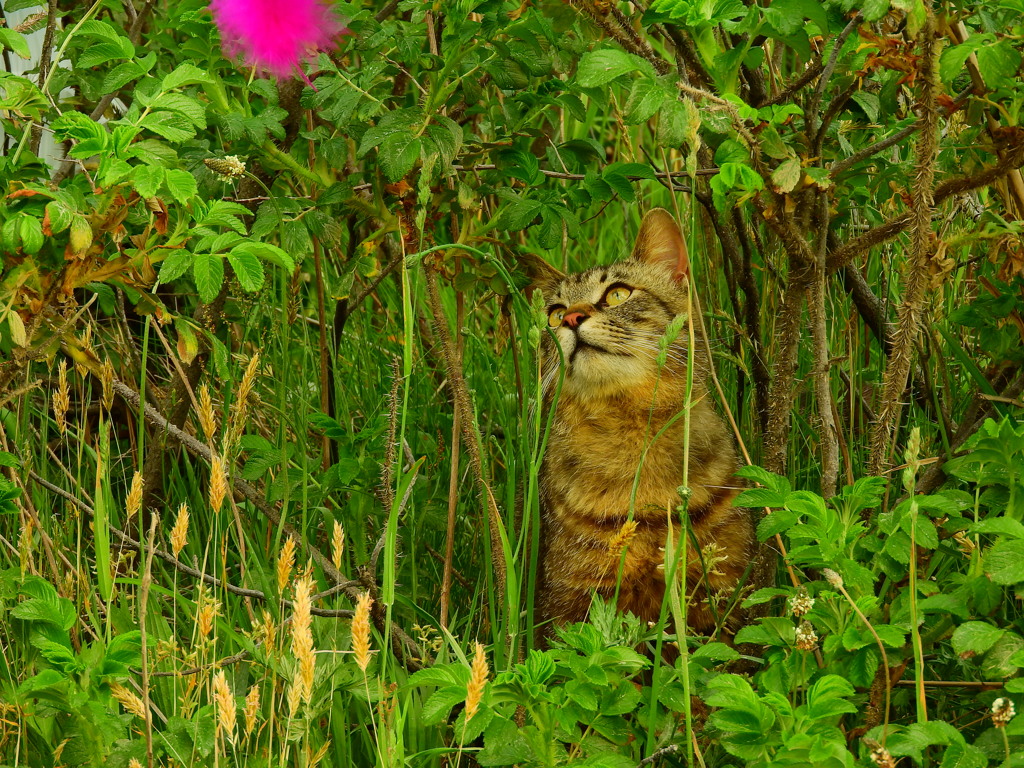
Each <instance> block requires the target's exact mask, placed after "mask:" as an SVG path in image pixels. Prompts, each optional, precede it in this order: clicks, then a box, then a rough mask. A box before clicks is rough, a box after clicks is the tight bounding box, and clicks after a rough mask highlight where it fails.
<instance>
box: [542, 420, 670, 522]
mask: <svg viewBox="0 0 1024 768" xmlns="http://www.w3.org/2000/svg"><path fill="white" fill-rule="evenodd" d="M573 416H574V417H575V418H572V419H568V418H567V419H564V420H562V421H561V422H557V423H556V424H554V425H553V429H552V433H551V436H550V439H549V442H548V449H547V453H546V455H545V460H544V471H543V474H542V477H541V482H542V490H543V492H544V497H545V500H546V502H547V505H548V506H549V508H551V509H550V511H552V512H554V511H555V509H554V508H557V509H558V510H561V512H563V513H568V514H572V515H586V516H588V517H593V518H597V519H615V518H619V517H624V516H625V515H626V514H627V513H628V512H629V510H630V507H632V508H633V510H634V514H635V515H636V516H638V517H648V516H657V517H662V516H664V514H665V512H664V510H665V509H667V508H668V507H670V506H672V505H674V504H675V503H676V502H677V501H678V493H677V490H676V489H677V488H678V487H679V485H680V484H681V483H682V459H683V450H684V446H683V444H682V441H681V440H679V439H678V436H677V435H676V434H675V432H674V430H671V429H669V430H668V431H667V432H666V433H665V434H663V435H661V436H660V437H659V436H657V433H658V428H657V427H658V425H656V424H650V425H649V424H648V422H647V420H646V419H641V418H637V419H635V420H630V419H629V418H628V417H626V418H624V417H623V415H622V414H615V415H613V414H596V415H585V416H581V415H579V414H573Z"/></svg>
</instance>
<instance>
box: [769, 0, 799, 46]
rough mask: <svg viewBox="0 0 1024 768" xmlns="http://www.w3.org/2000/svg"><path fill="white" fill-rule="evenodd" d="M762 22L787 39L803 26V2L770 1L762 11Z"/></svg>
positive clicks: (792, 0) (793, 0)
mask: <svg viewBox="0 0 1024 768" xmlns="http://www.w3.org/2000/svg"><path fill="white" fill-rule="evenodd" d="M764 20H765V21H767V22H768V23H769V24H771V25H772V27H773V28H774V29H775V31H776V32H778V33H779V34H780V35H782V36H783V37H789V36H790V35H792V34H794V33H795V32H796V31H797V30H798V29H800V28H801V27H803V25H804V9H803V0H772V4H771V5H770V6H768V7H767V8H765V9H764Z"/></svg>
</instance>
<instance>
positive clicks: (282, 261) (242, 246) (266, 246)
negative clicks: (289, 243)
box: [231, 240, 295, 274]
mask: <svg viewBox="0 0 1024 768" xmlns="http://www.w3.org/2000/svg"><path fill="white" fill-rule="evenodd" d="M231 250H232V252H234V253H241V252H244V253H251V254H252V255H253V256H255V257H256V258H258V259H262V260H263V261H269V262H270V263H271V264H276V265H277V266H279V267H281V269H283V270H285V271H287V272H288V273H289V274H291V273H292V272H294V271H295V259H293V258H292V257H291V256H290V255H289V254H288V252H287V251H285V250H283V249H281V248H278V247H277V246H276V245H271V244H270V243H258V242H255V241H252V240H250V241H248V242H244V243H239V244H238V245H236V246H235V247H234V248H232V249H231Z"/></svg>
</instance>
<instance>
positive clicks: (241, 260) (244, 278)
mask: <svg viewBox="0 0 1024 768" xmlns="http://www.w3.org/2000/svg"><path fill="white" fill-rule="evenodd" d="M228 261H229V262H230V263H231V268H232V269H234V270H235V277H237V278H238V282H239V284H240V285H241V286H242V288H244V289H245V290H247V291H249V292H250V293H252V292H255V291H258V290H259V289H260V288H262V287H263V279H264V275H263V264H262V262H260V260H259V259H258V258H256V256H255V255H254V254H253V253H252V252H251V251H247V250H244V249H243V250H238V249H237V248H236V249H234V250H232V251H231V252H230V253H229V254H228Z"/></svg>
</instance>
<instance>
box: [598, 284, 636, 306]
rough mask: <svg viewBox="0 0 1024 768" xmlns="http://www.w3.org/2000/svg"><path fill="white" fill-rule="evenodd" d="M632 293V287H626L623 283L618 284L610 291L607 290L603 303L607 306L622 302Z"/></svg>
mask: <svg viewBox="0 0 1024 768" xmlns="http://www.w3.org/2000/svg"><path fill="white" fill-rule="evenodd" d="M632 294H633V291H632V289H630V288H627V287H626V286H624V285H619V286H616V287H615V288H612V289H611V290H610V291H608V293H606V294H605V295H604V303H605V304H607V305H608V306H609V307H614V306H617V305H619V304H621V303H622V302H624V301H625V300H626V299H628V298H629V297H630V296H631V295H632Z"/></svg>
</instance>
